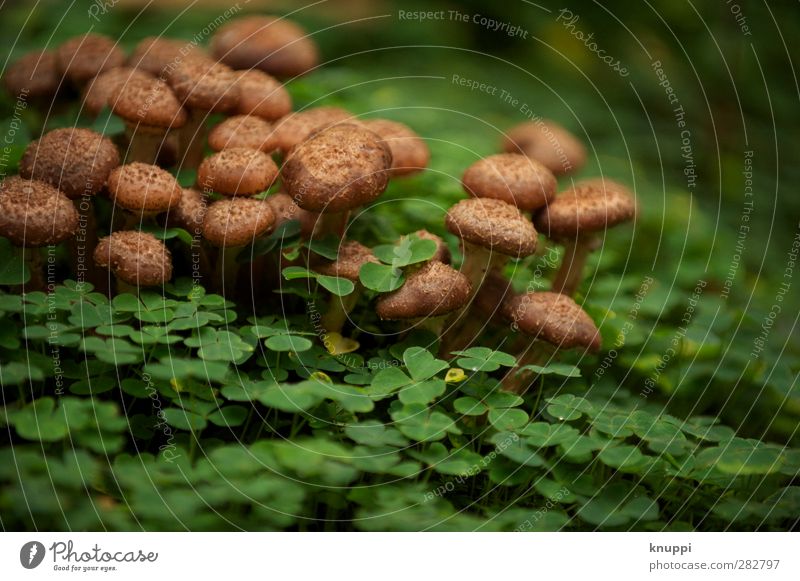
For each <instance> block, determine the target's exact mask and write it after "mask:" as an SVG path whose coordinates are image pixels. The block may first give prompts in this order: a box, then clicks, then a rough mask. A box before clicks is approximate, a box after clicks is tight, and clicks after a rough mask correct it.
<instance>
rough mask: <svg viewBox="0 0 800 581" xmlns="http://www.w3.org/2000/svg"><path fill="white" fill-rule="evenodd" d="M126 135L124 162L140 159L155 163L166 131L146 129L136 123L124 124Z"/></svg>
mask: <svg viewBox="0 0 800 581" xmlns="http://www.w3.org/2000/svg"><path fill="white" fill-rule="evenodd" d="M125 133H126V134H127V136H128V143H129V145H128V151H127V152H126V153H125V163H133V162H135V161H140V162H142V163H149V164H153V165H155V164H156V162H157V161H158V155H159V153H160V151H161V147H162V146H163V144H164V139H165V138H166V133H164V132H159V131H153V130H147V129H145V128H143V127H137V126H136V125H127V124H126V125H125Z"/></svg>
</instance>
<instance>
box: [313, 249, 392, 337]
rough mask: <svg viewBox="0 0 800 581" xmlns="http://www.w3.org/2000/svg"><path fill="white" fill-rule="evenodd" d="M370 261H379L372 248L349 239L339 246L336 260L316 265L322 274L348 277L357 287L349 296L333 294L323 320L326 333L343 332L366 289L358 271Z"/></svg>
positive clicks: (316, 269) (315, 268)
mask: <svg viewBox="0 0 800 581" xmlns="http://www.w3.org/2000/svg"><path fill="white" fill-rule="evenodd" d="M368 262H373V263H377V262H378V259H377V258H376V257H375V255H374V254H373V253H372V250H370V249H369V248H367V247H366V246H364V245H363V244H361V243H360V242H356V241H355V240H348V241H347V242H342V244H341V245H340V246H339V252H338V254H337V256H336V260H333V261H331V262H328V263H324V264H320V265H317V266H315V267H314V270H315V271H316V272H318V273H320V274H323V275H326V276H337V277H340V278H346V279H347V280H350V281H352V282H353V283H354V284H355V289H354V290H353V292H352V293H350V294H349V295H347V296H344V297H339V296H335V295H331V298H330V301H329V304H328V310H327V312H326V313H325V315H324V316H323V317H322V321H321V323H322V328H323V329H324V330H325V333H326V334H331V333H336V334H338V335H340V334H341V332H342V327H344V324H345V323H346V322H347V319H348V318H349V316H350V312H351V311H352V310H353V308H354V307H355V305H356V303H357V302H358V299H359V298H360V297H361V294H362V293H363V291H364V287H363V285H362V284H361V281H360V279H359V277H358V273H359V271H360V270H361V267H362V266H364V265H365V264H367V263H368ZM323 340H324V338H323Z"/></svg>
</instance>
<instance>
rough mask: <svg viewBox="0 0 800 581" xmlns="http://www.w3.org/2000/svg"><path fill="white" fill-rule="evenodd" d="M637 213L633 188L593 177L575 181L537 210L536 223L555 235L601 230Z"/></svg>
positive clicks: (543, 229) (550, 234)
mask: <svg viewBox="0 0 800 581" xmlns="http://www.w3.org/2000/svg"><path fill="white" fill-rule="evenodd" d="M635 215H636V201H635V199H634V197H633V194H632V193H631V191H630V190H629V189H628V188H626V187H625V186H623V185H622V184H619V183H617V182H614V181H612V180H604V179H600V178H598V179H592V180H586V181H582V182H578V183H576V184H575V185H574V186H573V187H572V188H570V189H568V190H567V191H565V192H562V193H561V194H559V195H558V197H556V199H555V200H554V201H553V202H551V203H550V204H549V205H548V206H547V207H546V208H542V210H541V211H540V212H538V213H537V214H536V217H535V218H534V222H535V224H536V227H537V228H538V229H539V230H540V231H541V232H542V233H543V234H546V235H547V236H549V237H551V238H555V239H559V238H574V237H575V236H577V235H578V234H579V233H581V232H583V233H586V232H598V231H601V230H605V229H606V228H609V227H611V226H615V225H617V224H619V223H621V222H627V221H628V220H632V219H633V217H634V216H635Z"/></svg>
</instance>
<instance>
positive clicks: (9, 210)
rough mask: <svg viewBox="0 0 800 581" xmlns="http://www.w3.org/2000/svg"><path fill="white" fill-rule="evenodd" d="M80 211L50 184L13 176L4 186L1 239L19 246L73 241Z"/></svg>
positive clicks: (1, 184) (0, 196)
mask: <svg viewBox="0 0 800 581" xmlns="http://www.w3.org/2000/svg"><path fill="white" fill-rule="evenodd" d="M77 229H78V211H77V210H76V209H75V205H74V204H73V203H72V202H71V201H70V199H69V198H68V197H67V196H65V195H64V194H63V193H61V192H60V191H58V190H57V189H56V188H54V187H53V186H51V185H50V184H48V183H45V182H40V181H36V180H26V179H23V178H21V177H19V176H11V177H9V178H6V179H5V180H3V181H2V182H0V236H5V237H6V238H8V239H9V240H10V241H11V243H12V244H14V245H16V246H25V247H28V248H31V247H36V246H47V245H49V244H58V243H59V242H61V241H63V240H66V239H67V238H70V237H72V236H73V235H74V234H75V231H76V230H77Z"/></svg>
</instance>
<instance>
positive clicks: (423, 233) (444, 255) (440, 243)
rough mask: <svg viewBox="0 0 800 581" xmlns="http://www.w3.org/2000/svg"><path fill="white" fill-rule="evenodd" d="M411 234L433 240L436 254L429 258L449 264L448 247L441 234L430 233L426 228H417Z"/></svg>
mask: <svg viewBox="0 0 800 581" xmlns="http://www.w3.org/2000/svg"><path fill="white" fill-rule="evenodd" d="M413 234H415V235H416V236H417V238H421V239H422V240H433V241H434V242H435V243H436V254H434V255H433V256H432V257H431V260H438V261H439V262H444V263H445V264H450V259H451V256H450V248H448V246H447V243H446V242H445V241H444V240H443V239H442V237H441V236H437V235H436V234H432V233H431V232H428V231H427V230H417V231H416V232H414V233H413Z"/></svg>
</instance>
